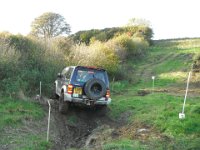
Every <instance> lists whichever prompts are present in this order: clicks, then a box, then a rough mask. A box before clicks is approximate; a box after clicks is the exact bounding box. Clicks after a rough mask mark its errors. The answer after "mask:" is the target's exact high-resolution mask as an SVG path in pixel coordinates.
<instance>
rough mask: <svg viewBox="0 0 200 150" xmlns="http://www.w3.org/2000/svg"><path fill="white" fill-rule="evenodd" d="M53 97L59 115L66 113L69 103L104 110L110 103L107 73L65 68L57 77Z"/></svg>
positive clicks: (83, 68)
mask: <svg viewBox="0 0 200 150" xmlns="http://www.w3.org/2000/svg"><path fill="white" fill-rule="evenodd" d="M55 95H56V96H57V97H59V111H60V112H61V113H66V112H67V110H68V107H69V103H79V104H84V105H88V106H91V107H94V106H97V107H99V108H106V106H107V105H108V104H109V103H111V98H110V90H109V80H108V75H107V72H106V71H105V70H104V69H100V68H96V67H84V66H70V67H66V68H64V69H63V71H62V72H61V73H58V75H57V80H56V81H55Z"/></svg>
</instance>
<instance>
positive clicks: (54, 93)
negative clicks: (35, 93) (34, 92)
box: [51, 84, 59, 99]
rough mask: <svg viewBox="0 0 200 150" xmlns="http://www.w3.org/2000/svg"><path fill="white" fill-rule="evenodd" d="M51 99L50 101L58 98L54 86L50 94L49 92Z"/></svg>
mask: <svg viewBox="0 0 200 150" xmlns="http://www.w3.org/2000/svg"><path fill="white" fill-rule="evenodd" d="M51 98H52V99H58V98H59V96H58V95H57V94H56V85H55V84H54V86H53V89H52V92H51Z"/></svg>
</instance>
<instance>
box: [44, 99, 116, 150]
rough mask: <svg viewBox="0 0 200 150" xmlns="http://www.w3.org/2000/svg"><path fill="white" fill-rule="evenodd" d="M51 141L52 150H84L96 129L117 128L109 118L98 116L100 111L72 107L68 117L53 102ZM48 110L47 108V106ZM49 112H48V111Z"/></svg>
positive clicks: (55, 102)
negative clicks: (102, 127) (70, 149)
mask: <svg viewBox="0 0 200 150" xmlns="http://www.w3.org/2000/svg"><path fill="white" fill-rule="evenodd" d="M51 105H52V106H53V107H52V110H51V124H50V141H51V142H52V143H53V147H52V150H66V149H69V148H77V149H79V148H83V147H85V146H86V141H87V140H88V138H89V136H90V135H91V133H92V132H93V130H94V129H97V128H99V127H100V126H104V125H106V126H109V127H110V126H112V127H113V126H115V124H116V122H114V121H112V120H111V119H110V118H109V117H108V116H106V115H104V116H102V115H100V114H98V110H93V109H89V108H85V107H78V106H71V107H70V109H69V111H68V113H67V114H66V115H63V114H60V113H59V112H58V109H57V108H58V103H57V101H52V100H51ZM45 107H46V108H45V109H46V110H47V106H45ZM46 112H48V111H46Z"/></svg>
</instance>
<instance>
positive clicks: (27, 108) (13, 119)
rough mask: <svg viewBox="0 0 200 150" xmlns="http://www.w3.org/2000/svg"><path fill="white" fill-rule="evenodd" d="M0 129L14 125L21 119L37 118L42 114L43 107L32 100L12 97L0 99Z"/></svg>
mask: <svg viewBox="0 0 200 150" xmlns="http://www.w3.org/2000/svg"><path fill="white" fill-rule="evenodd" d="M0 114H1V117H0V129H2V128H4V127H6V126H16V125H18V124H20V123H21V122H22V120H23V119H26V120H29V119H39V118H41V117H42V116H43V115H44V112H43V109H42V108H41V107H40V106H39V105H37V104H34V103H33V102H30V101H22V100H18V99H12V98H3V99H0Z"/></svg>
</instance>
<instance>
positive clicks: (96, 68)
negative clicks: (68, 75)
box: [66, 66, 106, 71]
mask: <svg viewBox="0 0 200 150" xmlns="http://www.w3.org/2000/svg"><path fill="white" fill-rule="evenodd" d="M69 67H70V68H74V69H75V68H88V69H95V70H102V71H106V70H105V69H102V68H99V67H96V66H69ZM66 68H68V67H66Z"/></svg>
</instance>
